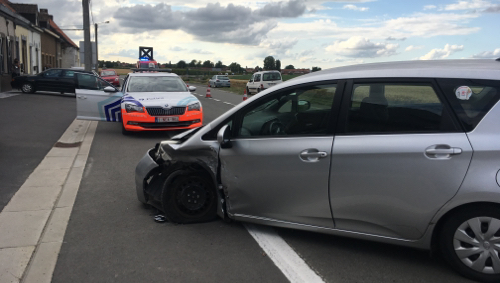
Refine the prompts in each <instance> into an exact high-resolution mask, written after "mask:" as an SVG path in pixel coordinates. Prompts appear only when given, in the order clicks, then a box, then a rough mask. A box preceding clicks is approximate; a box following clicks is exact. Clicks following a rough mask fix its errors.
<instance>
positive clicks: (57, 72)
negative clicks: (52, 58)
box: [43, 70, 62, 78]
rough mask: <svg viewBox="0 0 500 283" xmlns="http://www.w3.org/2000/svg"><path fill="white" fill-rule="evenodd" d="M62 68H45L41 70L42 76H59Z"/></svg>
mask: <svg viewBox="0 0 500 283" xmlns="http://www.w3.org/2000/svg"><path fill="white" fill-rule="evenodd" d="M61 73H62V70H47V71H45V72H43V76H44V77H47V78H53V77H60V76H61Z"/></svg>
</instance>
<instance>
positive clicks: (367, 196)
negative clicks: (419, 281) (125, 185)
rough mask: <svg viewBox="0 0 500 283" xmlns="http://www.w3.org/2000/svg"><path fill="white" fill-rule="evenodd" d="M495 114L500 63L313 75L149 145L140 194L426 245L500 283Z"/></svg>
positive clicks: (272, 221) (471, 274)
mask: <svg viewBox="0 0 500 283" xmlns="http://www.w3.org/2000/svg"><path fill="white" fill-rule="evenodd" d="M260 75H262V74H260ZM264 75H265V74H264ZM499 119H500V60H497V61H495V60H467V59H463V60H440V61H432V60H431V61H408V62H387V63H373V64H364V65H354V66H345V67H339V68H334V69H329V70H324V71H319V72H314V73H311V74H307V75H303V76H300V77H297V78H295V79H293V80H290V81H286V82H284V83H282V84H280V85H277V86H274V87H272V88H270V89H268V90H265V91H263V92H261V93H259V94H258V95H255V96H253V97H252V98H250V99H248V100H246V101H243V102H241V103H239V104H238V105H236V106H235V107H233V108H231V109H230V110H229V111H228V112H226V113H224V114H222V115H221V116H220V117H218V118H216V119H214V120H212V121H211V122H210V123H209V124H207V125H205V126H204V127H202V128H198V129H194V130H191V131H186V132H184V133H181V134H179V135H177V136H174V137H172V138H171V139H170V140H166V141H163V142H161V143H157V144H156V146H155V148H153V149H150V150H148V152H147V153H146V154H145V155H144V156H143V158H142V159H141V161H140V162H139V163H138V165H137V167H136V170H135V172H136V173H135V184H136V193H137V197H138V199H139V201H141V202H143V203H149V204H152V205H154V206H156V207H157V208H159V209H162V210H163V212H164V213H165V216H166V218H167V219H168V220H169V221H170V222H173V223H194V222H203V221H209V220H212V219H215V218H216V216H217V215H218V216H220V217H222V218H224V219H233V220H237V221H245V222H252V223H256V224H263V225H273V226H278V227H286V228H295V229H301V230H309V231H316V232H323V233H329V234H333V235H339V236H345V237H354V238H359V239H365V240H373V241H379V242H384V243H391V244H396V245H402V246H408V247H414V248H419V249H433V250H434V252H436V253H441V254H442V255H443V257H444V259H445V260H446V261H448V263H449V264H450V265H451V266H453V267H454V268H455V269H456V270H457V271H458V272H459V273H461V274H462V275H464V276H466V277H468V278H471V279H473V280H476V281H480V282H496V283H498V282H500V258H499V255H500V143H499V137H500V123H499V122H498V121H499ZM200 229H202V228H201V227H200ZM332 240H335V239H332ZM353 244H354V243H353ZM359 244H360V245H363V246H367V244H366V243H359ZM368 249H370V250H371V251H373V250H374V249H372V248H371V247H368ZM382 253H383V251H382ZM370 254H371V252H370ZM435 264H436V262H429V267H431V266H434V265H435ZM395 267H396V266H393V267H391V268H395ZM431 268H432V267H431ZM436 281H439V280H436Z"/></svg>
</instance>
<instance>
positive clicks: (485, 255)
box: [453, 217, 500, 274]
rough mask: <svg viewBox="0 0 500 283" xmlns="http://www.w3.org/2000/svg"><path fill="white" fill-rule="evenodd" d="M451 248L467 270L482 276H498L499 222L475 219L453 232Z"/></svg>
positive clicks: (499, 253) (499, 263) (499, 260)
mask: <svg viewBox="0 0 500 283" xmlns="http://www.w3.org/2000/svg"><path fill="white" fill-rule="evenodd" d="M453 247H454V249H455V253H456V255H457V256H458V258H459V259H460V260H461V261H462V263H463V264H465V265H466V266H468V267H469V268H471V269H473V270H475V271H477V272H481V273H484V274H500V220H499V219H497V218H493V217H476V218H472V219H469V220H467V221H465V222H464V223H462V224H461V225H460V226H459V227H458V228H457V230H456V231H455V234H454V237H453Z"/></svg>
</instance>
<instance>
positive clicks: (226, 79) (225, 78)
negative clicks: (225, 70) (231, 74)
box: [217, 76, 229, 81]
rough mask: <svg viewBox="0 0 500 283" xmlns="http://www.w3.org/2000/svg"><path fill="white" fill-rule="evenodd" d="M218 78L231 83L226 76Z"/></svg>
mask: <svg viewBox="0 0 500 283" xmlns="http://www.w3.org/2000/svg"><path fill="white" fill-rule="evenodd" d="M217 78H218V79H219V80H221V81H229V78H228V77H225V76H218V77H217Z"/></svg>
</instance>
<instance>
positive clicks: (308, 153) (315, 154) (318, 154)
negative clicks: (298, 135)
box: [299, 149, 328, 162]
mask: <svg viewBox="0 0 500 283" xmlns="http://www.w3.org/2000/svg"><path fill="white" fill-rule="evenodd" d="M327 156H328V153H326V152H324V151H318V150H317V149H306V150H303V151H302V152H301V153H300V154H299V157H300V159H302V160H303V161H306V162H316V161H319V159H320V158H325V157H327Z"/></svg>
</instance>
